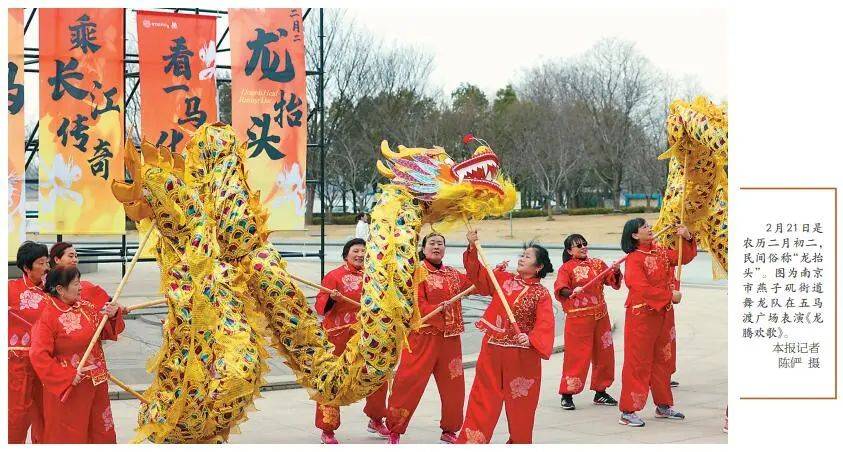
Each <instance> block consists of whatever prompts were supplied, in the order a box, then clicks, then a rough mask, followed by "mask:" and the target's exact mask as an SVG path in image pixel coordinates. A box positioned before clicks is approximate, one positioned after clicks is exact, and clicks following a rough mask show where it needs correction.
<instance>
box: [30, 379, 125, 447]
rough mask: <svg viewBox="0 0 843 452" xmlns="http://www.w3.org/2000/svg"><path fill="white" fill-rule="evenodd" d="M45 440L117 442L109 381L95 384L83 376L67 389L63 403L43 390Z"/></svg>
mask: <svg viewBox="0 0 843 452" xmlns="http://www.w3.org/2000/svg"><path fill="white" fill-rule="evenodd" d="M44 443H46V444H116V443H117V436H116V434H115V433H114V419H113V418H112V416H111V401H110V400H108V383H101V384H99V385H97V386H94V384H93V383H91V379H90V378H86V379H84V380H82V381H81V382H80V383H79V384H78V385H76V386H74V387H73V388H72V389H71V390H70V396H69V397H68V398H67V401H66V402H64V403H62V401H61V400H60V398H59V397H58V396H56V395H55V394H53V393H52V392H49V391H44Z"/></svg>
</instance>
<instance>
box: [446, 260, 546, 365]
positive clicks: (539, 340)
mask: <svg viewBox="0 0 843 452" xmlns="http://www.w3.org/2000/svg"><path fill="white" fill-rule="evenodd" d="M463 264H464V265H465V270H466V274H467V275H468V279H470V280H471V282H472V283H473V284H474V285H475V286H477V291H476V293H478V294H480V295H491V296H492V302H491V303H490V304H489V307H487V308H486V312H485V313H484V314H483V317H482V318H481V319H480V320H479V321H477V323H475V324H474V325H475V326H476V327H477V329H479V330H480V331H482V332H484V333H486V336H487V337H488V338H489V341H488V342H489V343H490V344H494V345H500V346H503V347H520V348H529V347H523V346H521V345H519V344H518V341H517V340H516V338H515V336H516V335H517V333H516V331H515V326H514V325H512V323H510V321H509V317H508V316H507V313H506V310H505V308H504V306H503V304H502V302H501V300H500V297H498V294H497V291H496V290H495V286H494V285H493V283H492V280H491V279H490V278H489V274H488V272H487V271H486V269H484V268H483V265H482V264H481V263H480V261H479V260H478V258H477V249H476V248H474V247H470V248H469V249H467V250H466V251H465V253H463ZM494 275H495V279H497V281H498V284H500V286H501V289H502V290H503V293H504V296H505V297H506V299H507V302H508V303H509V306H510V308H511V309H512V313H513V315H514V316H515V321H516V322H517V323H518V327H519V328H520V329H521V332H522V333H525V334H527V335H528V336H529V337H530V345H531V346H532V348H534V349H535V350H536V351H537V352H538V354H539V355H540V356H541V357H542V358H543V359H549V358H550V354H551V353H552V352H553V338H554V334H555V333H554V330H555V327H556V322H555V321H554V318H553V305H552V299H551V298H550V292H549V291H548V290H547V289H546V288H545V287H544V286H542V285H541V282H540V280H539V279H538V278H529V279H527V280H523V279H521V277H519V276H517V275H513V274H511V273H508V272H505V271H501V270H495V271H494ZM525 288H526V290H524V289H525ZM522 292H523V293H522ZM519 295H520V297H519ZM516 298H517V299H518V300H517V301H516Z"/></svg>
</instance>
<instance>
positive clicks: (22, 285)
mask: <svg viewBox="0 0 843 452" xmlns="http://www.w3.org/2000/svg"><path fill="white" fill-rule="evenodd" d="M8 287H9V347H28V346H29V345H30V343H31V342H32V332H31V331H30V330H31V325H34V324H35V322H36V321H38V318H39V317H41V311H42V310H43V309H44V306H46V304H47V301H48V300H49V296H48V295H47V294H46V293H44V291H43V290H42V288H41V287H39V286H37V285H35V284H33V283H32V282H31V281H29V280H28V279H27V277H26V276H23V277H21V278H19V279H14V280H9V286H8ZM11 313H14V314H16V315H18V316H20V317H23V319H24V320H26V321H27V322H29V325H27V324H26V323H25V322H22V321H21V320H20V319H18V318H17V317H16V316H15V315H12V314H11ZM9 353H10V354H13V355H14V356H17V357H19V358H24V357H26V356H27V354H26V353H25V352H24V353H20V352H12V351H10V352H9Z"/></svg>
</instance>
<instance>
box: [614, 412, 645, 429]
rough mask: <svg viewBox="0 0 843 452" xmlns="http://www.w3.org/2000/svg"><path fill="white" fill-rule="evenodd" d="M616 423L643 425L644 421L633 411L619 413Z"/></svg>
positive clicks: (633, 425)
mask: <svg viewBox="0 0 843 452" xmlns="http://www.w3.org/2000/svg"><path fill="white" fill-rule="evenodd" d="M618 424H621V425H628V426H630V427H643V426H644V421H643V420H642V419H641V418H640V417H638V415H637V414H635V413H621V418H620V419H619V420H618Z"/></svg>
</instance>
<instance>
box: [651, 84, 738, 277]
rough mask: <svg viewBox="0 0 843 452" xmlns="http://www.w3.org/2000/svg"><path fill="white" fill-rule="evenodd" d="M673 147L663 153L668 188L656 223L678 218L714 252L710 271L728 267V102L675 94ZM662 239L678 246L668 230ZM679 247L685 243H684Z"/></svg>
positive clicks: (670, 126) (670, 123)
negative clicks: (686, 98)
mask: <svg viewBox="0 0 843 452" xmlns="http://www.w3.org/2000/svg"><path fill="white" fill-rule="evenodd" d="M667 132H668V145H669V148H668V150H667V151H665V152H664V153H663V154H662V155H660V156H659V159H660V160H661V159H668V158H669V159H670V163H669V166H668V177H667V188H666V189H665V195H664V202H663V204H662V208H661V212H660V213H659V218H658V221H657V222H656V225H655V227H656V229H659V228H662V227H664V226H666V225H670V224H677V223H679V222H680V219H681V220H682V221H683V222H684V224H685V225H686V226H687V227H688V229H689V230H690V231H691V233H693V234H695V236H696V237H697V240H698V243H699V244H700V246H701V248H703V249H707V250H708V251H709V252H710V253H711V256H712V273H713V275H714V277H715V278H725V277H726V274H727V272H728V253H729V230H728V203H729V182H728V175H727V173H726V171H727V166H728V164H729V156H728V151H729V120H728V116H727V112H726V106H725V105H722V106H718V105H715V104H714V103H712V102H711V101H710V100H708V99H706V98H705V97H702V96H700V97H697V98H696V99H694V101H693V102H691V103H688V102H685V101H682V100H675V101H673V102H672V103H671V104H670V113H669V115H668V118H667ZM660 243H661V244H663V245H667V246H671V247H675V246H676V244H675V243H674V242H673V241H672V240H671V239H670V238H668V236H665V237H663V238H662V239H660ZM680 249H681V248H680Z"/></svg>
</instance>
